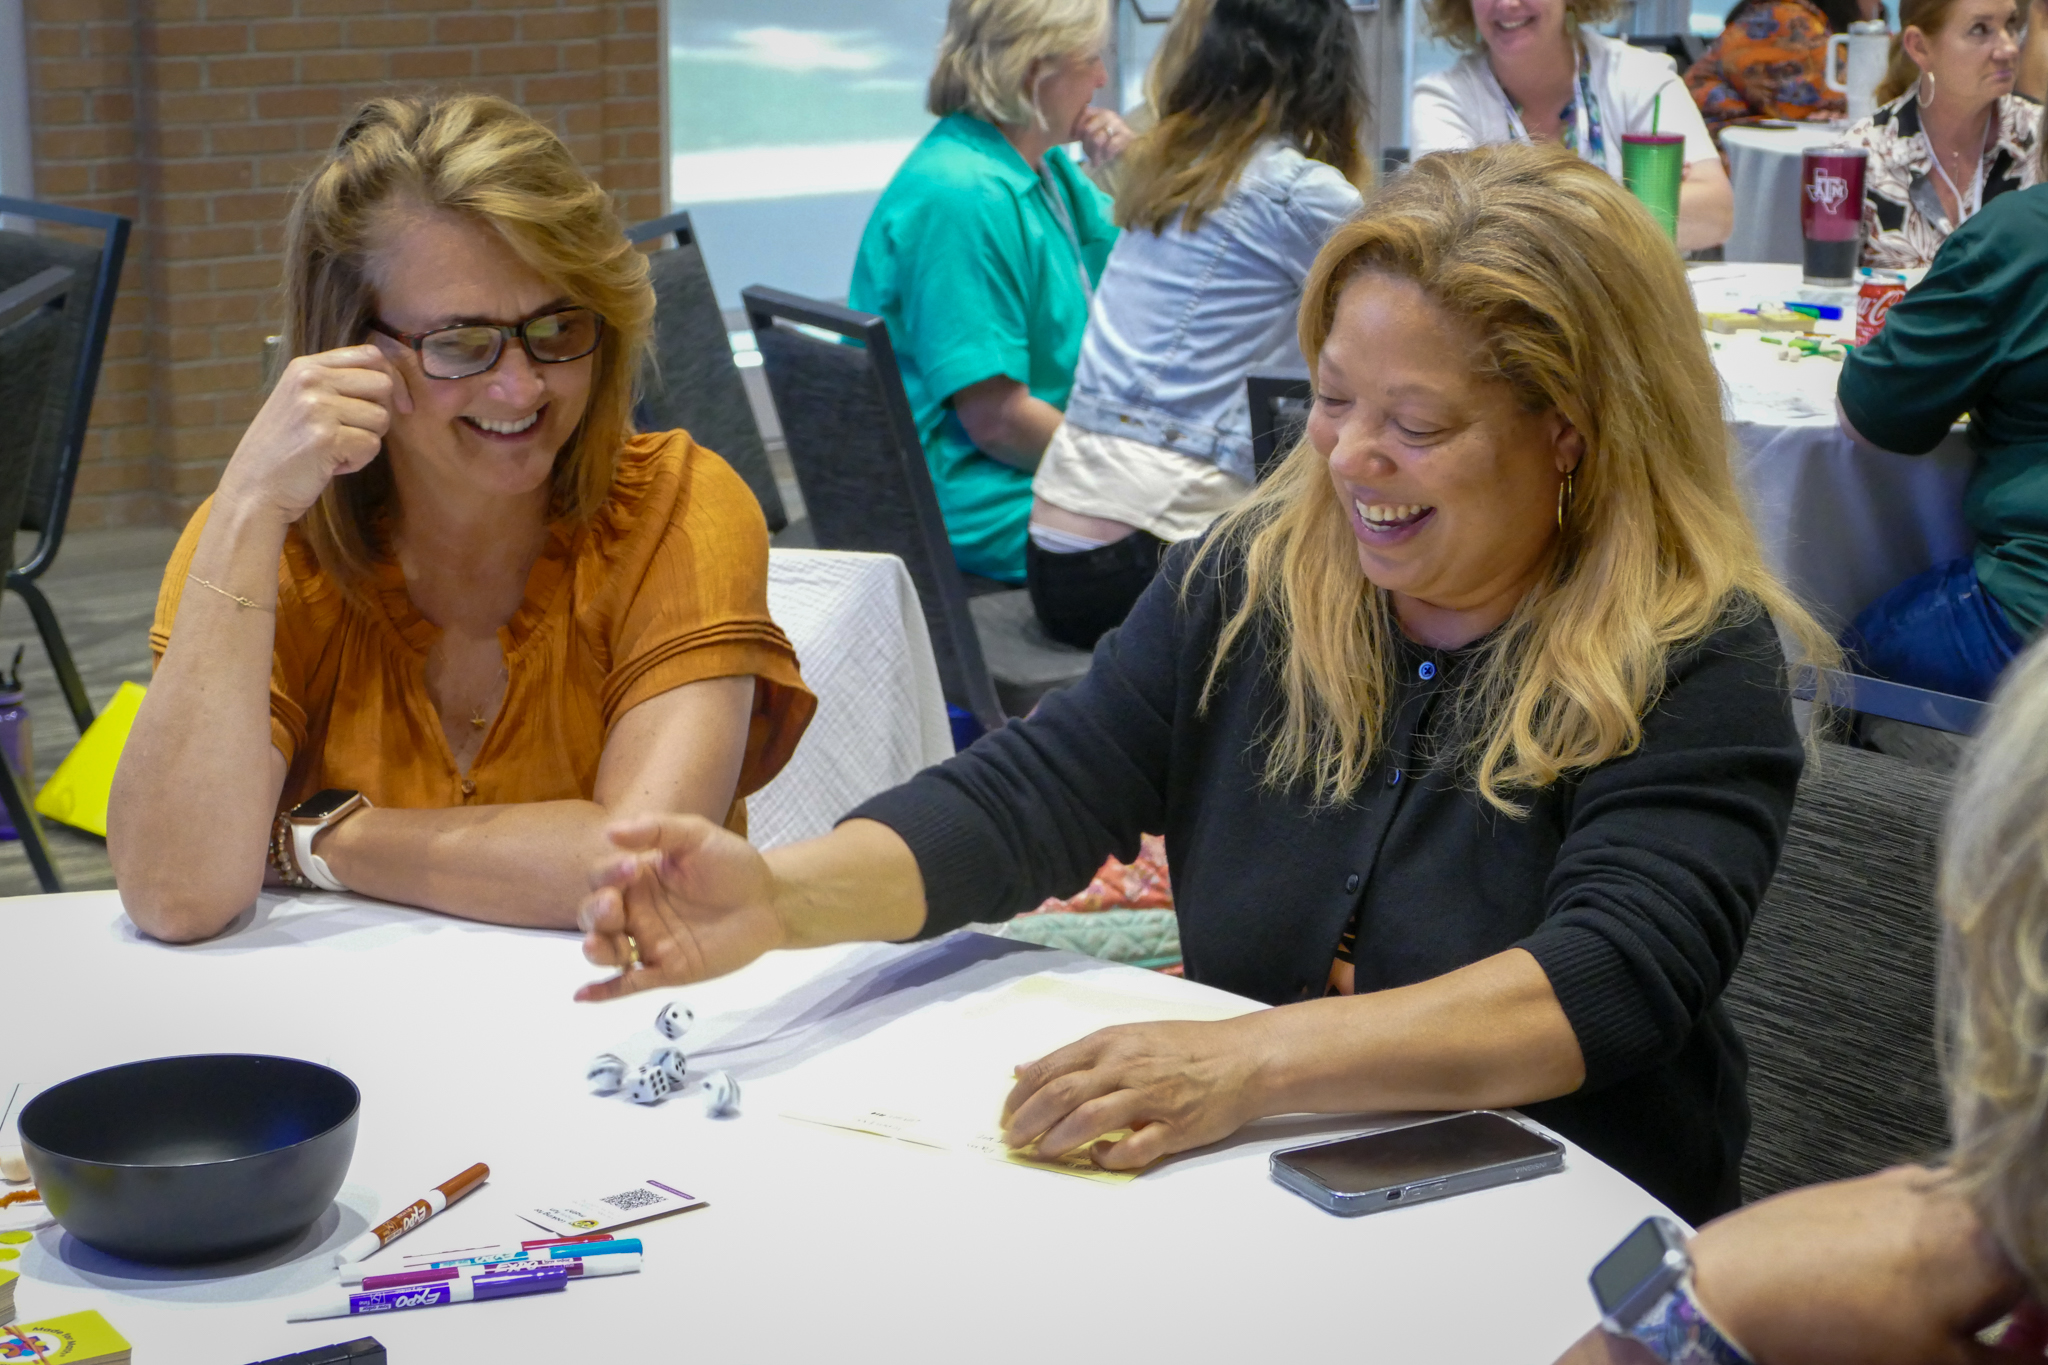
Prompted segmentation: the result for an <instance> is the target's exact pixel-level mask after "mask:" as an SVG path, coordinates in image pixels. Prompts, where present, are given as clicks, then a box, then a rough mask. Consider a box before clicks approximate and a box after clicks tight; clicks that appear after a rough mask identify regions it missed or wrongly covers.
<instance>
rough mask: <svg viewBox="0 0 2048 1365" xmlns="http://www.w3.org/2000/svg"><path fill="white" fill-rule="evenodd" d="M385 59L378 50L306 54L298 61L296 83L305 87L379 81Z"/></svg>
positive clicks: (381, 76)
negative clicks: (297, 78) (299, 82)
mask: <svg viewBox="0 0 2048 1365" xmlns="http://www.w3.org/2000/svg"><path fill="white" fill-rule="evenodd" d="M385 60H386V59H385V54H384V53H382V52H377V51H369V52H309V53H307V54H306V55H305V56H303V57H301V58H299V80H300V81H301V82H302V83H304V84H307V85H331V84H344V83H352V82H360V81H376V80H382V79H383V77H384V69H385Z"/></svg>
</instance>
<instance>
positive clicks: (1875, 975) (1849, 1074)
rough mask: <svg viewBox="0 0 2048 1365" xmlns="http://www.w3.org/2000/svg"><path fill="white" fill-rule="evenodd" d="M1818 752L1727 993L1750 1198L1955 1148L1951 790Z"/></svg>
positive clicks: (1827, 750) (1844, 753)
mask: <svg viewBox="0 0 2048 1365" xmlns="http://www.w3.org/2000/svg"><path fill="white" fill-rule="evenodd" d="M1820 747H1821V754H1820V757H1819V758H1818V759H1816V760H1815V761H1813V762H1811V763H1809V764H1808V765H1807V770H1806V775H1805V776H1804V777H1803V778H1802V779H1801V780H1800V783H1799V796H1798V799H1797V801H1796V802H1795V803H1794V805H1793V808H1792V828H1791V832H1790V833H1789V835H1788V836H1787V838H1786V841H1785V851H1784V854H1783V856H1782V857H1781V858H1780V859H1779V862H1778V871H1777V875H1776V876H1775V877H1774V878H1773V879H1772V881H1771V886H1770V890H1769V892H1768V893H1767V894H1766V895H1765V896H1764V901H1763V904H1762V906H1760V907H1759V908H1758V910H1757V917H1756V922H1755V924H1754V925H1753V926H1752V927H1751V929H1750V934H1749V942H1748V946H1747V947H1746V949H1745V950H1744V952H1743V957H1742V964H1741V966H1740V967H1738V968H1737V970H1736V972H1735V976H1734V978H1733V979H1732V980H1731V981H1730V982H1729V983H1728V990H1727V993H1726V995H1725V996H1724V1004H1725V1006H1726V1008H1727V1011H1728V1014H1729V1016H1730V1017H1731V1018H1732V1019H1733V1020H1734V1021H1735V1026H1736V1028H1737V1030H1738V1031H1739V1032H1740V1033H1741V1035H1742V1039H1743V1042H1744V1043H1745V1044H1746V1045H1747V1047H1748V1049H1749V1100H1750V1106H1751V1108H1752V1110H1753V1114H1754V1118H1753V1125H1754V1126H1753V1127H1752V1129H1751V1132H1750V1138H1749V1151H1748V1154H1747V1155H1746V1156H1745V1157H1744V1159H1743V1165H1742V1194H1743V1198H1744V1199H1745V1200H1751V1199H1761V1198H1764V1197H1765V1196H1768V1195H1772V1194H1776V1193H1778V1192H1779V1191H1781V1190H1787V1189H1791V1188H1793V1187H1794V1186H1798V1185H1810V1184H1813V1183H1815V1182H1818V1181H1824V1180H1839V1179H1842V1178H1844V1177H1847V1176H1854V1175H1863V1174H1866V1173H1868V1172H1870V1171H1874V1170H1877V1169H1878V1168H1879V1167H1881V1166H1886V1165H1890V1164H1893V1163H1895V1162H1899V1161H1908V1160H1925V1159H1927V1158H1930V1157H1932V1156H1934V1155H1935V1154H1937V1153H1938V1152H1940V1151H1941V1150H1942V1149H1943V1148H1944V1147H1945V1146H1946V1145H1947V1141H1948V1120H1947V1110H1946V1106H1945V1103H1944V1100H1943V1094H1942V1086H1941V1075H1940V1068H1939V1064H1938V1062H1937V1060H1936V1055H1935V1042H1934V1039H1935V1004H1934V994H1935V970H1936V959H1937V955H1938V943H1939V937H1940V931H1939V922H1938V917H1937V915H1936V912H1935V908H1934V872H1935V847H1936V843H1937V840H1938V838H1939V834H1940V828H1941V821H1942V814H1943V811H1944V809H1945V807H1946V806H1947V803H1948V795H1949V780H1948V778H1947V777H1945V776H1943V775H1942V774H1940V773H1936V772H1931V771H1929V770H1927V769H1924V768H1916V767H1913V766H1912V765H1910V764H1908V763H1906V762H1904V761H1903V760H1901V759H1897V758H1893V757H1891V756H1890V755H1887V754H1879V753H1872V752H1869V751H1867V750H1862V749H1850V748H1845V747H1842V746H1840V745H1834V744H1824V745H1822V746H1820Z"/></svg>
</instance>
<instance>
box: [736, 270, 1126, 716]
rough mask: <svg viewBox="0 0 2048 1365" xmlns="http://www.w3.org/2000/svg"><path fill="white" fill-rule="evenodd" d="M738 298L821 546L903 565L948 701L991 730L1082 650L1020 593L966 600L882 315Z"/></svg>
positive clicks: (751, 295)
mask: <svg viewBox="0 0 2048 1365" xmlns="http://www.w3.org/2000/svg"><path fill="white" fill-rule="evenodd" d="M740 297H741V298H742V299H743V300H744V302H745V304H746V309H747V320H748V322H749V323H750V324H751V325H752V326H753V329H754V340H755V343H756V344H757V345H758V346H759V347H760V348H761V362H762V365H763V366H764V367H765V368H766V370H767V373H768V387H769V391H770V392H772V393H773V394H774V395H775V410H776V413H777V414H778V415H779V416H780V417H781V419H782V434H783V439H784V440H785V441H787V442H788V443H789V460H790V463H791V464H792V465H793V466H795V468H796V478H797V484H798V486H800V487H801V488H802V489H803V495H804V509H805V512H806V514H807V515H808V516H809V518H810V521H811V526H812V530H813V533H814V536H815V539H816V543H817V546H818V548H819V549H821V550H867V551H872V552H877V553H881V554H892V555H895V556H897V557H898V558H900V559H901V560H902V561H903V563H904V565H905V566H906V567H907V568H908V569H909V570H910V578H911V581H912V582H914V583H915V584H916V585H917V595H918V598H919V600H920V601H921V602H922V603H923V605H924V616H925V624H926V625H927V626H928V627H929V629H930V631H931V637H932V652H933V653H934V654H935V655H937V656H938V663H939V683H940V685H941V687H942V688H943V689H944V691H945V694H946V700H947V701H948V702H950V703H951V704H953V705H954V706H957V707H959V708H961V709H962V710H964V711H967V712H969V713H971V714H972V715H973V716H974V718H975V720H976V721H977V722H978V723H979V724H980V726H981V728H982V729H984V730H993V729H996V728H998V727H1000V726H1001V725H1002V724H1003V721H1004V718H1005V717H1006V716H1021V715H1024V714H1025V713H1026V712H1028V711H1029V710H1030V709H1031V708H1032V707H1033V706H1035V705H1037V703H1038V699H1039V698H1040V697H1042V696H1044V695H1045V694H1046V693H1047V692H1050V691H1053V690H1054V689H1055V688H1058V687H1061V686H1064V685H1065V684H1067V683H1069V682H1072V681H1073V680H1074V679H1076V678H1078V677H1080V676H1081V675H1082V674H1083V673H1086V672H1087V671H1088V661H1089V658H1090V657H1091V656H1090V655H1089V653H1088V651H1086V650H1081V649H1071V648H1069V647H1068V646H1066V645H1063V644H1059V643H1057V642H1056V641H1053V640H1051V639H1050V638H1048V637H1047V636H1046V635H1045V633H1044V631H1043V630H1041V629H1040V628H1039V625H1038V618H1037V617H1036V616H1034V615H1033V614H1032V611H1031V602H1030V599H1029V596H1028V595H1027V594H1026V593H1025V592H1024V590H1023V589H1021V588H1018V589H1011V590H1007V591H998V592H991V593H982V594H980V595H977V596H974V597H973V598H971V599H970V597H969V595H968V585H967V583H966V582H965V580H964V579H963V576H962V575H961V573H960V570H959V568H958V567H957V566H956V565H955V564H954V562H953V551H952V547H951V545H949V544H948V543H947V540H946V526H945V522H944V521H943V520H942V519H941V517H940V514H939V502H938V496H937V494H935V493H934V492H933V490H932V479H931V471H930V470H929V469H927V468H926V466H925V459H924V446H923V444H922V443H921V442H920V441H919V440H918V435H917V424H916V422H915V421H913V420H912V418H911V415H910V401H909V399H908V398H906V397H905V396H904V392H903V377H902V375H901V373H900V372H899V371H898V370H897V368H896V353H895V350H894V348H893V347H892V346H891V345H890V343H889V331H888V328H887V327H886V326H885V325H884V324H883V322H882V320H881V319H880V318H878V317H874V316H871V315H869V314H867V313H856V312H853V311H852V310H851V309H847V308H841V307H838V306H837V305H835V304H829V303H821V302H819V301H817V300H815V299H806V298H800V297H798V296H797V295H795V294H785V293H783V292H782V291H780V290H777V289H764V288H762V287H760V286H758V285H757V286H755V287H753V288H751V289H746V290H743V291H741V295H740Z"/></svg>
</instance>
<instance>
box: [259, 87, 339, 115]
mask: <svg viewBox="0 0 2048 1365" xmlns="http://www.w3.org/2000/svg"><path fill="white" fill-rule="evenodd" d="M349 103H350V102H349V99H348V97H347V96H346V95H344V94H343V93H342V92H341V91H339V90H332V89H328V90H266V91H264V92H263V93H262V94H260V95H258V96H257V97H256V117H258V118H261V119H275V118H313V117H320V116H325V117H328V118H339V117H340V116H341V112H342V110H344V109H346V108H348V107H349Z"/></svg>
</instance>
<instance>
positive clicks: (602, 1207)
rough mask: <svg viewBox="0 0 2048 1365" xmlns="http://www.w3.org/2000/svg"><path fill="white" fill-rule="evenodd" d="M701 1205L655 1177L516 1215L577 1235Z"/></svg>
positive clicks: (554, 1230)
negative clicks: (615, 1189)
mask: <svg viewBox="0 0 2048 1365" xmlns="http://www.w3.org/2000/svg"><path fill="white" fill-rule="evenodd" d="M703 1207H704V1201H703V1200H702V1199H699V1198H698V1197H697V1196H696V1195H694V1194H685V1193H684V1192H683V1191H682V1190H681V1189H678V1188H677V1187H676V1186H674V1185H670V1184H666V1183H664V1182H662V1181H659V1180H642V1181H640V1182H639V1183H638V1184H634V1185H629V1186H626V1187H625V1188H623V1189H620V1190H619V1191H618V1192H617V1193H614V1194H598V1195H592V1196H590V1197H589V1198H586V1199H571V1200H566V1201H564V1202H562V1203H558V1204H545V1205H542V1206H541V1207H540V1208H537V1209H522V1210H521V1211H520V1214H519V1216H520V1217H521V1218H524V1219H525V1220H526V1221H527V1222H529V1223H532V1224H534V1225H536V1226H537V1227H543V1228H546V1229H547V1230H548V1231H549V1232H552V1233H554V1234H555V1235H557V1236H560V1237H580V1236H586V1235H588V1234H590V1233H593V1232H609V1231H611V1230H612V1229H613V1228H623V1227H629V1226H631V1225H632V1224H634V1223H644V1222H646V1221H647V1220H648V1219H650V1218H666V1217H667V1216H668V1215H669V1214H671V1213H682V1212H683V1211H684V1210H686V1209H701V1208H703Z"/></svg>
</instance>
